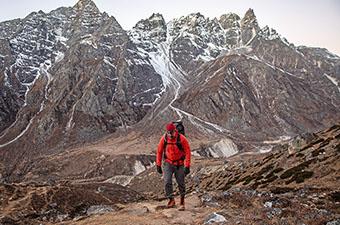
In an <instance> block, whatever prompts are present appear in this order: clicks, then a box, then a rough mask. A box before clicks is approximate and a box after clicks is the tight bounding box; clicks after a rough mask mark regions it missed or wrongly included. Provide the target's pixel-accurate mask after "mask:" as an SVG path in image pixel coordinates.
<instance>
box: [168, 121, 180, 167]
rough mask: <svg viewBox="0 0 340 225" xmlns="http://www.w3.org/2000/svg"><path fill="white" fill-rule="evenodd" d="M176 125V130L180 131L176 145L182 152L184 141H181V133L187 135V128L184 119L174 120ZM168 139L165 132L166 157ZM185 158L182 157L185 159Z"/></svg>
mask: <svg viewBox="0 0 340 225" xmlns="http://www.w3.org/2000/svg"><path fill="white" fill-rule="evenodd" d="M172 123H173V124H174V125H175V126H176V130H177V131H178V135H177V140H176V145H177V147H178V149H179V150H180V151H182V152H184V149H183V146H182V143H181V135H184V136H185V130H184V125H183V122H182V121H176V122H172ZM167 139H168V135H167V134H165V135H164V159H166V154H165V150H166V146H167V144H168V142H167ZM184 159H185V158H183V159H181V160H184Z"/></svg>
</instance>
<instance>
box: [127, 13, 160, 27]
mask: <svg viewBox="0 0 340 225" xmlns="http://www.w3.org/2000/svg"><path fill="white" fill-rule="evenodd" d="M165 27H166V25H165V20H164V18H163V16H162V14H159V13H153V14H152V15H151V16H150V17H149V18H148V19H145V20H141V21H139V22H138V23H137V24H136V25H135V26H134V29H140V30H153V29H156V28H162V29H164V28H165Z"/></svg>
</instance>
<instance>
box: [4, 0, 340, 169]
mask: <svg viewBox="0 0 340 225" xmlns="http://www.w3.org/2000/svg"><path fill="white" fill-rule="evenodd" d="M10 24H11V21H6V22H2V23H0V30H1V31H2V32H1V34H2V36H1V39H0V40H1V41H0V44H1V45H0V50H1V59H2V60H1V61H0V62H1V63H0V69H1V74H0V82H1V83H0V85H1V89H0V90H1V92H0V102H2V103H4V104H2V105H1V106H0V107H1V114H0V121H1V127H0V128H1V129H2V130H1V131H0V154H1V156H2V158H3V160H4V163H5V164H6V165H7V166H6V168H7V167H8V168H10V169H8V173H9V174H13V173H14V172H13V171H16V170H17V171H20V167H21V166H24V164H25V163H27V162H26V161H25V160H26V159H28V160H29V161H30V160H34V157H36V156H38V155H41V154H42V155H49V154H55V153H59V152H63V151H65V150H67V149H70V148H79V147H80V148H81V146H87V144H89V143H90V145H88V146H87V147H84V148H90V149H91V148H95V149H100V151H103V152H110V153H111V154H118V153H120V152H125V153H133V152H135V153H137V152H140V151H142V152H143V153H147V152H149V153H150V152H152V149H155V145H156V143H157V142H158V138H159V136H160V135H161V134H162V133H163V126H164V124H166V123H167V122H168V121H172V120H177V119H182V120H183V121H184V122H185V124H186V127H187V130H188V131H189V132H188V135H189V136H188V137H189V139H190V140H191V143H192V146H193V148H197V147H199V146H200V145H201V144H205V143H210V144H212V146H214V145H215V144H216V143H218V142H219V141H221V140H226V142H227V143H229V142H233V143H234V145H232V146H237V150H236V151H237V152H242V151H253V150H255V151H257V149H260V148H261V146H263V145H264V146H265V147H266V148H268V146H267V145H266V144H265V143H264V141H267V140H272V139H275V138H280V137H281V136H294V135H295V134H298V133H300V132H305V131H314V130H316V129H320V128H322V127H325V126H329V125H331V124H332V123H334V122H336V121H338V120H339V118H340V115H339V112H338V111H337V110H336V109H337V108H338V106H339V105H340V102H339V99H340V98H339V93H340V92H339V86H338V80H339V76H340V73H339V72H340V58H339V57H338V56H336V55H332V54H331V53H329V52H328V51H325V50H322V49H321V50H320V49H310V48H304V47H295V46H294V45H293V44H291V43H289V42H287V40H286V39H284V38H283V37H282V36H280V35H279V34H277V32H276V31H275V30H273V29H271V28H269V27H267V26H266V27H264V28H260V27H259V25H258V23H257V19H256V16H255V14H254V12H253V10H251V9H249V10H248V11H247V12H246V14H245V16H244V17H243V18H241V17H239V16H237V15H236V14H224V15H222V16H220V18H219V19H217V18H213V19H210V18H206V17H204V16H203V15H202V14H200V13H192V14H189V15H187V16H182V17H180V18H177V19H173V20H171V21H169V22H168V23H165V21H164V18H163V16H162V15H161V14H153V15H151V16H150V17H149V18H148V19H144V20H141V21H139V22H137V23H136V26H135V27H134V28H133V29H132V30H130V31H125V30H124V29H122V27H121V26H120V25H119V23H118V22H117V21H116V20H115V18H114V17H112V16H108V15H107V14H106V13H105V12H104V13H101V12H100V11H99V10H98V8H97V7H96V6H95V4H94V2H93V1H91V0H86V1H85V0H84V1H83V0H82V1H79V2H78V3H77V4H76V5H75V6H73V7H61V8H58V9H56V10H53V11H51V12H50V13H44V12H40V11H39V12H36V13H31V14H29V15H28V16H27V17H25V18H24V19H19V20H13V21H12V25H10ZM3 54H5V55H3ZM223 82H224V84H222V83H223ZM204 91H205V92H204ZM13 113H15V114H16V115H15V116H14V115H13ZM150 131H152V132H150ZM105 137H106V140H105V141H103V142H101V143H100V142H96V141H98V140H101V138H105ZM92 142H95V143H94V145H91V143H92ZM212 142H214V143H212ZM125 143H129V144H125ZM269 147H270V146H269ZM21 149H24V150H21ZM16 159H17V160H19V161H22V160H24V159H25V160H24V163H23V165H21V166H18V165H14V166H13V165H10V163H9V162H11V161H14V160H16Z"/></svg>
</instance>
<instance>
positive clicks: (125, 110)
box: [0, 0, 163, 158]
mask: <svg viewBox="0 0 340 225" xmlns="http://www.w3.org/2000/svg"><path fill="white" fill-rule="evenodd" d="M0 30H1V31H2V32H1V35H2V37H1V38H2V39H1V59H2V60H1V61H0V62H1V66H0V68H1V79H0V81H1V84H0V85H1V92H0V102H2V103H4V104H1V106H0V107H1V109H2V110H1V113H0V116H1V119H0V121H1V131H2V132H1V137H0V143H1V144H0V147H1V155H2V156H4V157H5V158H7V157H8V158H16V157H21V156H23V155H21V156H18V152H17V151H16V150H15V149H18V148H24V149H26V150H27V151H30V152H29V154H28V152H26V153H22V154H24V155H25V156H23V157H28V156H30V155H31V156H32V155H35V154H36V153H35V152H36V150H38V149H40V150H41V149H43V151H44V152H45V153H53V152H55V151H56V149H60V148H63V146H68V145H70V144H72V143H81V142H88V141H91V140H96V139H97V138H99V137H102V136H103V135H105V134H109V133H112V132H114V131H115V130H116V128H117V127H124V126H129V125H131V124H134V123H136V122H138V121H139V120H141V119H142V118H143V117H144V115H145V114H146V112H147V110H148V107H149V106H147V105H148V104H150V103H152V102H154V100H155V99H156V97H157V96H158V94H159V93H160V92H161V90H162V88H163V84H162V79H161V77H160V75H159V74H157V73H156V72H155V70H154V68H153V67H152V66H150V63H149V62H148V59H145V58H143V57H142V56H140V55H139V54H137V53H138V52H137V49H136V46H135V45H134V44H133V43H132V42H131V41H130V39H129V37H128V36H127V34H126V32H125V31H124V30H123V29H122V28H121V26H120V25H119V24H118V23H117V21H116V20H115V19H114V18H113V17H109V16H108V15H107V14H105V13H100V12H99V11H98V9H97V7H96V6H95V4H94V3H93V2H92V1H84V0H81V1H79V2H78V3H77V4H76V5H75V6H74V7H72V8H59V9H57V10H54V11H52V12H50V13H48V14H46V13H43V12H41V11H40V12H38V13H31V14H30V15H28V16H27V17H26V18H24V19H23V20H14V21H8V22H4V23H1V24H0ZM19 109H20V110H19ZM15 119H16V120H15ZM2 121H3V122H2ZM9 125H11V127H10V128H9V129H7V130H5V128H8V127H9ZM28 137H29V138H28ZM32 141H33V142H32ZM33 146H34V147H33ZM8 149H14V150H10V151H9V150H8ZM45 153H44V154H45ZM20 154H21V153H20ZM20 154H19V155H20Z"/></svg>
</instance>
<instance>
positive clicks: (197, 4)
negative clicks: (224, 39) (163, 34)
mask: <svg viewBox="0 0 340 225" xmlns="http://www.w3.org/2000/svg"><path fill="white" fill-rule="evenodd" d="M93 1H94V2H95V3H96V5H97V7H98V8H99V10H100V11H101V12H104V11H105V12H107V13H108V14H109V15H111V16H114V17H115V18H116V20H117V21H118V22H119V23H120V24H121V26H122V27H123V28H124V29H126V30H128V29H131V28H132V27H133V26H134V25H135V24H136V23H137V22H138V21H139V20H141V19H145V18H148V17H149V16H150V15H151V14H152V13H161V14H162V15H163V16H164V19H165V20H166V22H168V21H169V20H171V19H173V18H177V17H180V16H184V15H188V14H190V13H196V12H200V13H201V14H203V15H204V16H206V17H210V18H214V17H219V16H221V15H222V14H226V13H229V12H234V13H236V14H238V15H239V16H240V17H243V16H244V14H245V12H246V11H247V9H248V8H252V9H254V12H255V15H256V17H257V20H258V22H259V25H260V27H261V28H262V27H264V26H265V25H268V26H269V27H271V28H274V29H275V30H276V31H277V32H278V33H280V34H281V35H282V36H284V37H285V38H287V40H288V41H289V42H292V43H294V44H295V45H306V46H310V47H323V48H327V49H328V50H329V51H331V52H333V53H336V54H337V55H339V56H340V0H93ZM76 2H77V0H0V21H5V20H11V19H14V18H24V17H25V16H26V15H28V14H29V13H31V12H33V11H39V10H43V11H44V12H50V11H51V10H53V9H56V8H58V7H61V6H73V5H74V4H75V3H76Z"/></svg>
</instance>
